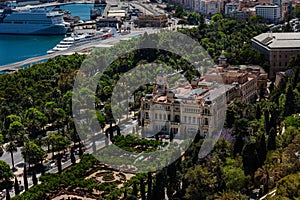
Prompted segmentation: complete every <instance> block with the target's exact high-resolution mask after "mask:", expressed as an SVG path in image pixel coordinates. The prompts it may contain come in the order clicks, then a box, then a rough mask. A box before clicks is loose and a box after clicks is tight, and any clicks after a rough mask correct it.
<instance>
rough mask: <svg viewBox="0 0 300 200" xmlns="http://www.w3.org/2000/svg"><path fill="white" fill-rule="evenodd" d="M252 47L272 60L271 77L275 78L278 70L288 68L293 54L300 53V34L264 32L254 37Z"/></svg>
mask: <svg viewBox="0 0 300 200" xmlns="http://www.w3.org/2000/svg"><path fill="white" fill-rule="evenodd" d="M252 47H253V48H254V49H255V50H256V51H258V52H260V53H263V54H264V55H265V56H266V57H267V59H268V60H269V62H270V70H269V72H268V74H269V77H270V78H275V76H276V72H280V71H285V70H286V66H287V64H288V62H289V61H290V59H291V58H292V57H293V56H297V55H300V34H299V33H294V32H292V33H262V34H260V35H258V36H256V37H254V38H252Z"/></svg>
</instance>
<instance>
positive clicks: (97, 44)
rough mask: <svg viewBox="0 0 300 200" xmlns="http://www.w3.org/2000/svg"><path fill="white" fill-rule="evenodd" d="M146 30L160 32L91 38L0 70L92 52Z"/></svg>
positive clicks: (133, 36)
mask: <svg viewBox="0 0 300 200" xmlns="http://www.w3.org/2000/svg"><path fill="white" fill-rule="evenodd" d="M145 32H147V33H148V34H150V33H155V32H158V29H145V30H140V31H132V32H131V33H129V34H127V35H118V36H115V37H111V38H108V39H105V40H103V39H96V40H91V41H89V42H87V43H85V44H83V45H80V46H74V47H71V48H69V49H67V50H64V51H58V52H55V53H53V54H47V55H43V56H38V57H34V58H28V59H26V60H23V61H19V62H15V63H11V64H7V65H2V66H0V72H1V71H2V72H8V73H10V72H16V71H18V70H20V69H23V68H25V67H27V66H30V65H32V64H36V63H39V62H44V61H45V60H48V59H49V58H55V57H57V56H63V55H71V54H74V53H76V52H77V53H81V52H84V53H88V52H90V51H88V52H87V51H86V50H87V49H96V48H108V47H111V46H113V45H115V44H116V43H119V42H120V41H122V40H129V39H131V38H135V37H137V36H139V35H142V34H144V33H145Z"/></svg>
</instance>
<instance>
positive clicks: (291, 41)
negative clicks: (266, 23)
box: [252, 32, 300, 49]
mask: <svg viewBox="0 0 300 200" xmlns="http://www.w3.org/2000/svg"><path fill="white" fill-rule="evenodd" d="M252 41H254V42H256V43H260V44H261V45H262V46H265V47H267V48H269V49H286V48H299V49H300V33H294V32H292V33H262V34H260V35H258V36H256V37H254V38H253V39H252Z"/></svg>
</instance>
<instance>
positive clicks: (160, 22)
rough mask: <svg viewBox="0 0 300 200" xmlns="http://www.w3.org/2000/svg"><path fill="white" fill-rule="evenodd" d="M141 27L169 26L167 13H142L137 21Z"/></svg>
mask: <svg viewBox="0 0 300 200" xmlns="http://www.w3.org/2000/svg"><path fill="white" fill-rule="evenodd" d="M135 23H136V24H137V26H139V27H166V26H168V17H167V15H145V14H142V15H140V16H139V17H138V19H137V20H136V21H135Z"/></svg>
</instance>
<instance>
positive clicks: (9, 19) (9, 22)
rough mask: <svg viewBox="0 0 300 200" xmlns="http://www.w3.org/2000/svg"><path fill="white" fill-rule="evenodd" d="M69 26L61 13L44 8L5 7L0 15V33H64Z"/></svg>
mask: <svg viewBox="0 0 300 200" xmlns="http://www.w3.org/2000/svg"><path fill="white" fill-rule="evenodd" d="M69 26H70V24H69V23H67V22H65V21H64V20H63V13H60V12H58V11H51V10H46V9H31V10H30V9H29V10H20V11H15V10H10V9H6V10H5V11H4V12H3V13H2V15H1V17H0V34H24V35H64V34H66V32H67V30H68V28H69Z"/></svg>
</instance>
